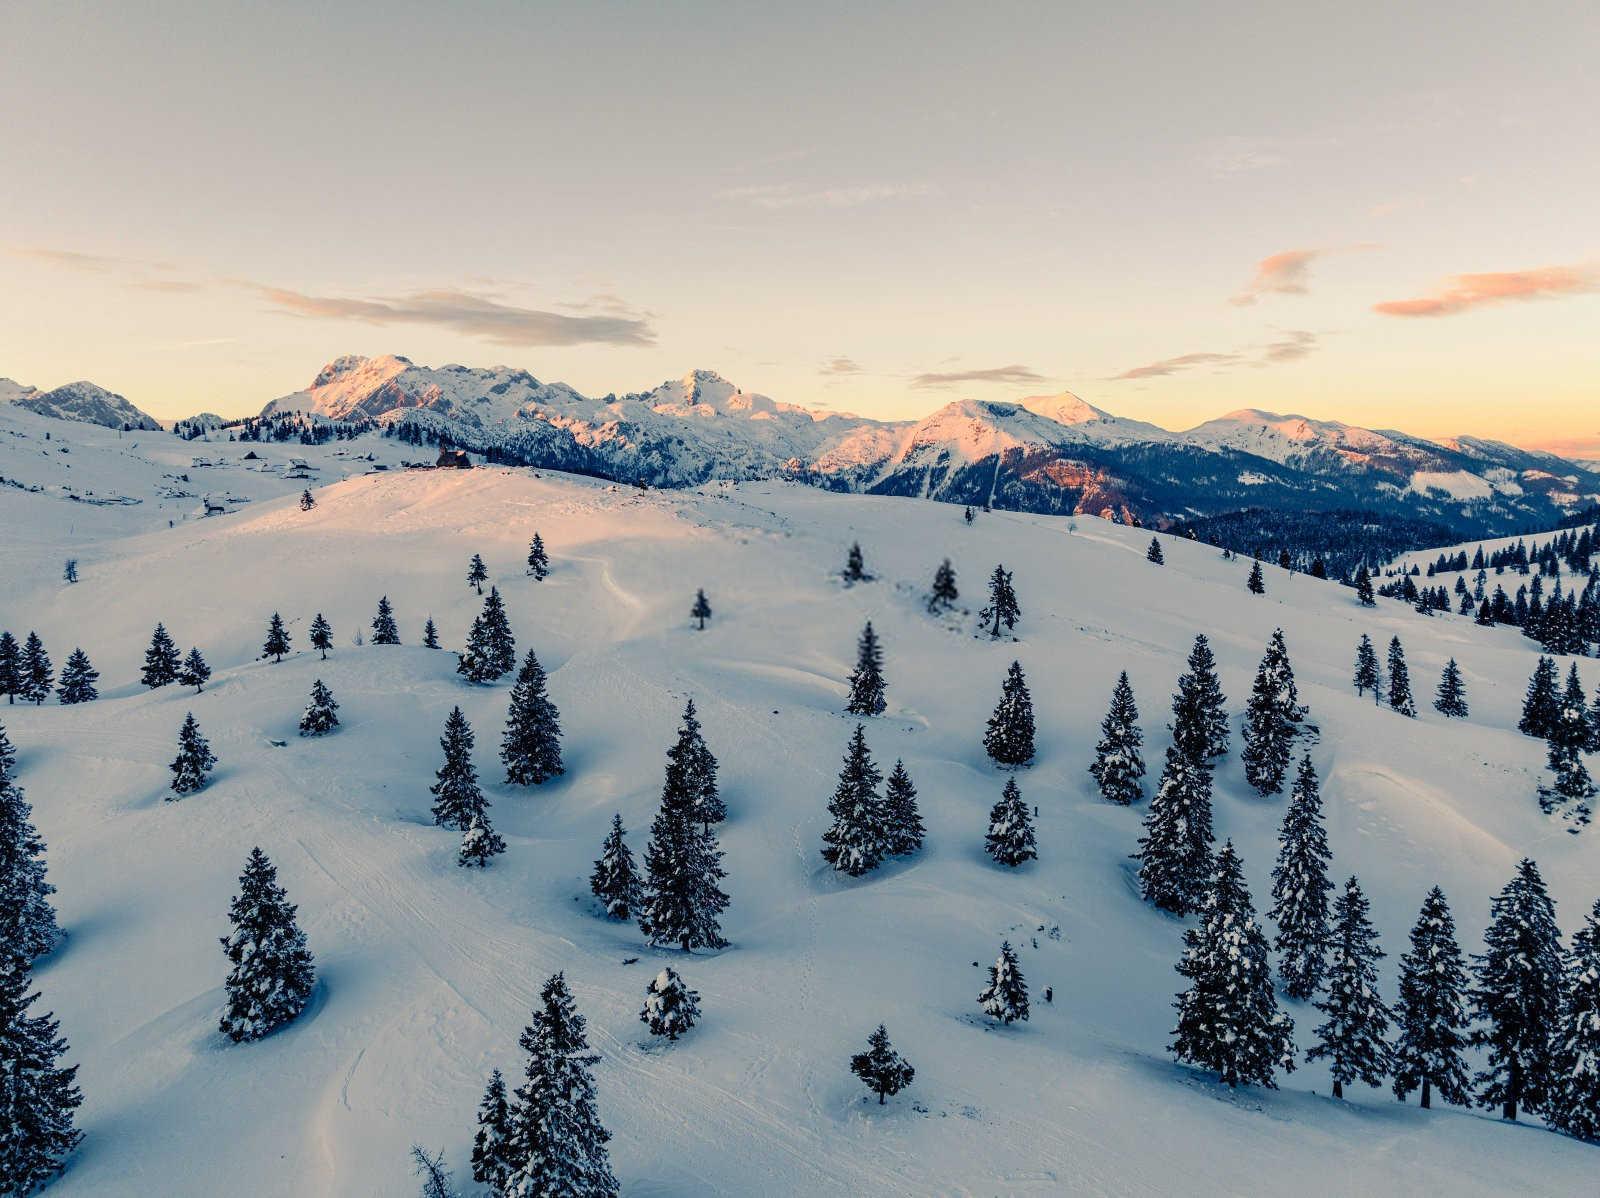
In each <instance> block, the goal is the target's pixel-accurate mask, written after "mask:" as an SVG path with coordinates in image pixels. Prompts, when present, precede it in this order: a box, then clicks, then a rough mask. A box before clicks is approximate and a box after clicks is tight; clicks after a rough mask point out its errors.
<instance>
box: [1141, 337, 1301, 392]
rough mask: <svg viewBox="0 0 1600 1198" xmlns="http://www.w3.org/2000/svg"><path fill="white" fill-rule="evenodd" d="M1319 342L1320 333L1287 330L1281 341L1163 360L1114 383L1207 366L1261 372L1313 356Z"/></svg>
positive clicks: (1162, 375) (1162, 376) (1201, 368)
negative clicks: (1270, 367)
mask: <svg viewBox="0 0 1600 1198" xmlns="http://www.w3.org/2000/svg"><path fill="white" fill-rule="evenodd" d="M1319 343H1320V340H1319V338H1318V336H1317V334H1316V333H1313V332H1311V331H1310V330H1308V329H1284V330H1282V331H1281V332H1280V334H1279V336H1278V338H1277V340H1275V341H1269V342H1267V343H1266V344H1265V345H1255V346H1249V347H1246V348H1244V349H1237V350H1202V351H1199V352H1196V353H1192V354H1179V355H1178V356H1177V357H1175V358H1162V359H1161V360H1160V361H1157V362H1147V363H1145V364H1144V365H1143V366H1135V367H1134V368H1133V369H1132V370H1124V371H1123V372H1122V373H1121V374H1114V375H1112V376H1111V379H1110V381H1111V382H1114V383H1121V382H1130V381H1133V380H1136V379H1158V378H1166V377H1167V376H1168V375H1172V374H1181V373H1183V372H1184V371H1186V370H1203V369H1205V368H1207V367H1210V368H1213V369H1214V370H1215V371H1222V370H1228V369H1231V368H1233V367H1252V368H1255V369H1260V368H1262V367H1265V366H1282V365H1283V364H1284V363H1286V362H1298V361H1300V359H1302V358H1306V357H1309V356H1310V355H1311V354H1313V353H1315V352H1316V350H1317V348H1318V346H1319Z"/></svg>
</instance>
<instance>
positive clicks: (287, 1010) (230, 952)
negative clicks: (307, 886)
mask: <svg viewBox="0 0 1600 1198" xmlns="http://www.w3.org/2000/svg"><path fill="white" fill-rule="evenodd" d="M295 912H296V908H295V906H294V904H293V903H291V902H289V899H288V895H287V894H285V893H284V890H283V888H282V887H281V886H279V885H278V871H277V869H276V868H275V867H274V866H273V864H272V862H271V861H269V860H267V856H266V854H265V853H263V852H262V851H261V850H260V849H259V848H254V849H251V850H250V857H249V859H248V860H247V861H246V862H245V866H244V873H242V874H240V875H239V893H238V894H237V895H236V896H235V897H234V900H233V904H232V905H231V906H230V907H229V909H228V922H229V923H231V924H232V925H233V931H232V933H230V934H229V935H227V936H224V937H223V938H222V951H223V954H224V955H225V956H226V957H227V958H228V962H229V964H231V965H232V968H231V969H230V970H229V971H228V980H227V982H226V983H225V986H226V989H227V993H228V1007H227V1010H226V1011H225V1012H223V1015H222V1021H221V1024H220V1028H221V1031H222V1033H223V1034H224V1035H226V1036H227V1037H228V1039H230V1040H232V1041H233V1042H234V1043H236V1044H237V1043H239V1042H240V1041H242V1040H259V1039H260V1038H261V1037H262V1036H265V1035H267V1034H268V1033H269V1032H272V1031H274V1030H276V1029H277V1028H280V1027H282V1026H283V1025H284V1024H286V1023H288V1022H289V1021H290V1020H291V1019H293V1018H294V1017H295V1016H296V1015H298V1014H300V1012H301V1011H303V1010H304V1009H305V1006H306V1003H307V1002H308V1001H309V1000H310V998H311V991H312V988H313V987H314V986H315V984H316V970H315V967H314V966H313V964H312V961H311V953H310V952H309V951H308V950H307V948H306V936H305V933H304V932H302V931H301V930H300V928H299V926H298V925H297V924H296V923H295V918H294V917H295Z"/></svg>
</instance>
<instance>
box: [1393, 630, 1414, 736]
mask: <svg viewBox="0 0 1600 1198" xmlns="http://www.w3.org/2000/svg"><path fill="white" fill-rule="evenodd" d="M1389 708H1390V710H1392V711H1398V712H1399V713H1400V714H1401V715H1404V716H1411V717H1412V718H1415V717H1416V714H1417V705H1416V703H1415V702H1414V701H1413V700H1412V698H1411V671H1410V670H1409V669H1407V668H1406V651H1405V649H1404V648H1402V647H1401V645H1400V638H1399V637H1397V636H1392V637H1390V638H1389Z"/></svg>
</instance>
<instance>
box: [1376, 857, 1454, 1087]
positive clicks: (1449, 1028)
mask: <svg viewBox="0 0 1600 1198" xmlns="http://www.w3.org/2000/svg"><path fill="white" fill-rule="evenodd" d="M1466 988H1467V974H1466V967H1465V964H1464V962H1463V960H1462V956H1461V947H1460V945H1458V944H1457V943H1456V924H1455V919H1454V918H1453V917H1452V916H1451V914H1450V905H1449V904H1448V903H1447V902H1445V898H1444V891H1442V890H1440V889H1439V888H1438V887H1437V886H1435V887H1434V888H1433V889H1432V890H1430V891H1428V897H1427V898H1426V899H1424V900H1423V902H1422V910H1421V912H1420V913H1419V914H1418V915H1417V922H1416V924H1415V925H1414V926H1413V927H1412V929H1411V951H1410V952H1408V953H1406V954H1405V956H1403V957H1401V958H1400V990H1399V998H1398V1000H1397V1001H1396V1003H1395V1011H1394V1016H1395V1026H1396V1028H1397V1029H1398V1032H1399V1034H1398V1035H1397V1036H1396V1037H1395V1043H1394V1094H1395V1097H1396V1098H1398V1099H1400V1100H1401V1101H1402V1102H1404V1101H1405V1098H1406V1095H1408V1094H1410V1093H1411V1091H1413V1090H1416V1089H1420V1090H1421V1091H1422V1097H1421V1105H1422V1108H1423V1109H1424V1110H1427V1109H1428V1108H1429V1107H1431V1106H1432V1105H1433V1091H1434V1090H1436V1089H1437V1090H1438V1091H1439V1097H1440V1098H1442V1099H1444V1101H1445V1102H1449V1103H1458V1104H1459V1103H1467V1102H1470V1101H1471V1100H1472V1096H1471V1093H1470V1092H1469V1090H1468V1088H1467V1066H1466V1062H1465V1061H1463V1060H1462V1052H1463V1050H1464V1049H1465V1048H1466V1046H1467V1034H1466V1029H1467V1024H1468V1019H1467V1012H1466V1009H1465V1006H1464V999H1465V993H1466Z"/></svg>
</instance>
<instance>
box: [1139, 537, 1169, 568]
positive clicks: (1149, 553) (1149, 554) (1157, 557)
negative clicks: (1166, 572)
mask: <svg viewBox="0 0 1600 1198" xmlns="http://www.w3.org/2000/svg"><path fill="white" fill-rule="evenodd" d="M1144 560H1145V561H1147V562H1153V563H1154V564H1155V565H1158V566H1164V565H1166V564H1167V559H1166V557H1165V556H1164V555H1163V554H1162V552H1161V538H1160V537H1151V538H1150V548H1148V549H1146V550H1145V551H1144Z"/></svg>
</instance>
